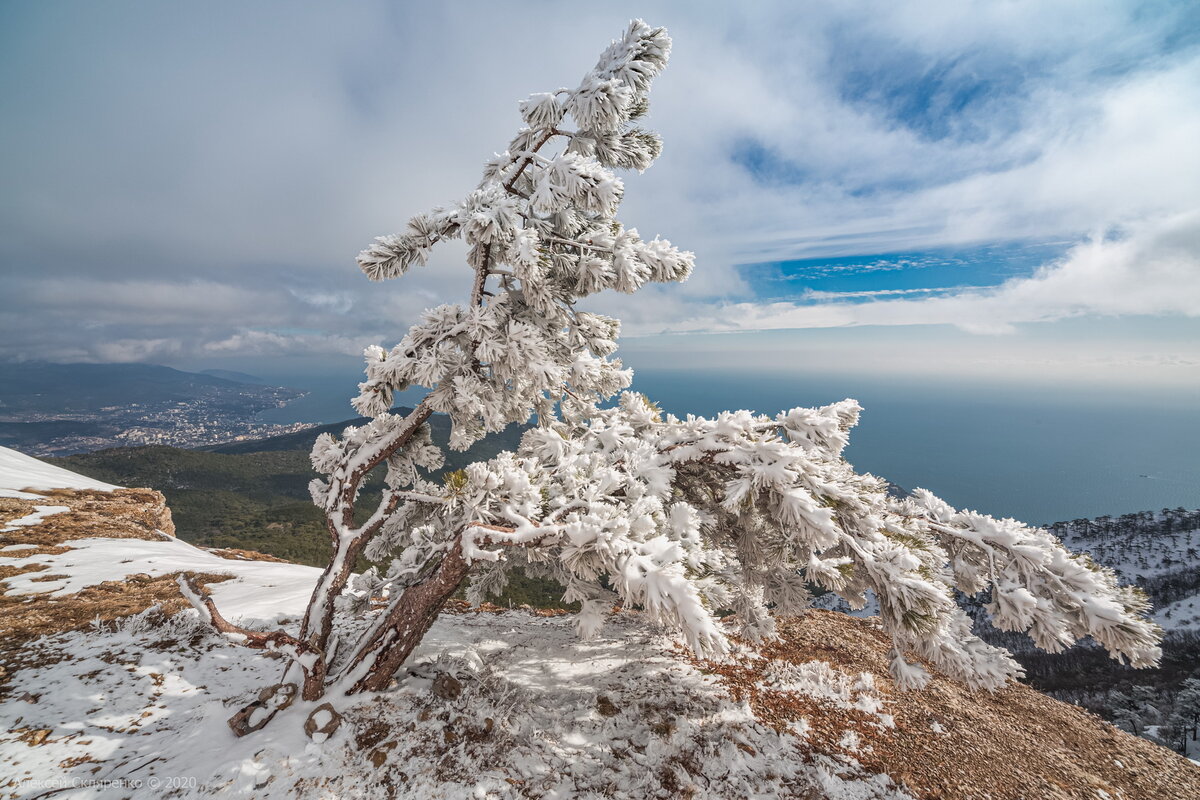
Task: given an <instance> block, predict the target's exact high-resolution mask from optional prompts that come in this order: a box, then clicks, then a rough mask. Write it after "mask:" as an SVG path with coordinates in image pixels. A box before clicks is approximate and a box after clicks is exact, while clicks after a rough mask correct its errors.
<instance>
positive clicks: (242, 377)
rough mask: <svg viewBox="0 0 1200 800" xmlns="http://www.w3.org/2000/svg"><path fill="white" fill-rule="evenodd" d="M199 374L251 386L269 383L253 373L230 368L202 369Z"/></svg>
mask: <svg viewBox="0 0 1200 800" xmlns="http://www.w3.org/2000/svg"><path fill="white" fill-rule="evenodd" d="M197 374H199V375H211V376H212V377H214V378H221V379H223V380H227V381H233V382H234V383H248V384H250V385H251V386H268V385H269V384H268V383H267V382H266V381H264V380H263V379H262V378H259V377H257V376H255V375H247V374H246V373H244V372H235V371H234V370H231V369H202V370H200V372H199V373H197Z"/></svg>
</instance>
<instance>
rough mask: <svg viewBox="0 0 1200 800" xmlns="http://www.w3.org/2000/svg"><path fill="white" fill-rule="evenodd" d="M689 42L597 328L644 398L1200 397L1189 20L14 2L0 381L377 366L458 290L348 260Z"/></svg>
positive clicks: (652, 6)
mask: <svg viewBox="0 0 1200 800" xmlns="http://www.w3.org/2000/svg"><path fill="white" fill-rule="evenodd" d="M632 17H643V18H645V19H647V20H648V21H649V22H651V23H653V24H656V25H665V26H667V27H668V28H669V30H670V32H671V35H672V37H673V39H674V43H675V44H674V50H673V53H672V57H671V63H670V66H669V67H668V68H667V70H666V71H665V73H664V74H663V75H662V76H661V77H660V78H659V79H658V80H657V81H656V83H655V87H654V90H653V92H652V95H651V113H650V116H649V119H648V124H649V125H650V126H651V127H653V128H655V129H656V130H658V131H659V132H660V133H661V134H662V136H663V139H664V143H665V149H664V153H663V156H662V157H661V158H660V159H659V161H658V162H657V163H656V164H655V165H654V166H653V167H651V168H650V169H649V170H648V171H647V172H645V173H644V174H641V175H638V174H630V175H626V176H624V178H625V184H626V199H625V202H624V204H623V206H622V213H621V217H622V219H623V220H624V221H625V223H626V225H627V226H630V227H636V228H638V229H639V231H640V232H641V233H642V234H643V235H646V236H648V237H649V236H653V235H655V234H658V235H662V236H664V237H666V238H668V239H670V240H671V241H672V242H674V243H675V244H677V245H679V246H681V247H684V248H686V249H689V250H692V251H694V252H695V253H696V271H695V273H694V275H693V277H692V278H691V279H690V280H689V281H688V282H687V283H686V284H683V285H674V284H673V285H669V286H653V287H649V288H648V289H646V290H644V291H642V292H639V293H638V294H637V295H634V296H625V295H612V296H608V295H602V296H598V297H596V298H594V299H591V300H590V301H589V302H590V306H591V307H592V308H594V309H595V310H599V311H602V312H604V313H608V314H612V315H614V316H617V317H620V318H621V319H622V320H623V321H624V328H623V330H624V336H625V338H624V341H623V349H624V351H625V352H627V353H628V355H629V358H630V360H631V362H634V363H636V364H638V365H644V366H648V367H655V366H672V367H679V366H688V365H693V366H695V367H696V368H701V367H709V368H720V367H722V366H737V367H739V368H761V369H785V370H788V369H794V370H818V371H819V370H825V371H829V372H841V373H848V374H849V373H857V374H883V375H887V374H902V375H905V376H909V377H912V376H916V377H931V378H940V379H944V378H947V377H953V376H962V375H973V376H978V377H981V378H983V377H986V378H988V379H991V380H1000V381H1005V380H1009V381H1018V382H1019V381H1028V380H1044V381H1059V382H1062V381H1067V382H1074V383H1079V384H1089V383H1091V384H1103V385H1109V386H1112V385H1119V384H1134V383H1136V384H1138V385H1161V386H1164V387H1171V388H1172V389H1179V390H1184V391H1192V390H1200V145H1198V144H1197V143H1198V142H1200V4H1196V3H1194V2H1189V1H1188V0H1182V1H1181V2H1149V3H1133V2H1129V3H1126V2H1103V1H1101V0H1080V1H1079V2H1073V1H1071V0H1036V1H1034V2H1024V1H1023V0H999V1H989V2H970V1H969V0H946V1H945V2H928V3H927V2H907V3H894V2H855V1H854V0H850V1H849V2H839V3H816V2H811V3H809V2H805V3H797V2H775V3H772V2H755V3H728V2H676V3H659V2H638V3H626V2H608V3H603V4H564V3H554V4H552V3H549V2H544V0H543V1H539V2H532V1H531V2H495V1H494V2H465V1H463V2H446V3H420V4H417V3H400V2H370V1H364V2H355V3H338V4H333V3H316V2H313V3H305V2H287V3H283V2H256V3H252V4H247V3H235V2H206V3H187V4H184V3H159V2H129V1H128V0H110V1H109V2H105V3H92V2H82V0H77V1H76V2H68V1H64V2H56V3H31V2H14V1H13V0H0V119H3V120H4V123H3V125H0V285H2V286H3V290H2V299H0V359H47V360H53V361H65V362H70V361H99V362H105V361H145V362H150V363H162V364H169V365H173V366H180V367H184V368H202V367H229V368H239V369H244V370H246V371H255V369H256V367H257V368H260V370H261V371H267V372H279V371H281V369H282V367H283V366H284V365H286V367H287V369H288V370H289V371H291V372H303V371H304V370H306V369H314V370H316V369H322V368H326V367H328V365H331V364H341V363H357V359H358V355H359V353H361V351H362V348H363V347H364V346H365V345H367V344H372V343H380V344H384V345H385V346H390V345H391V344H392V343H394V342H396V341H398V340H399V338H400V337H401V336H402V335H403V332H404V331H405V330H406V329H407V327H408V325H409V324H411V323H412V322H413V321H415V318H416V315H417V314H418V313H419V312H420V311H421V309H423V308H425V307H428V306H432V305H437V304H440V303H443V302H457V301H460V300H462V299H463V298H464V297H465V296H466V294H467V293H468V292H469V273H468V270H467V268H466V267H465V266H464V265H463V262H462V255H463V253H462V251H461V250H460V249H458V250H456V249H455V246H454V245H450V246H447V247H446V249H444V250H442V251H440V252H437V253H436V255H435V257H434V259H433V260H432V262H431V263H430V265H429V266H428V267H425V268H422V269H419V270H414V271H412V272H410V273H409V274H408V275H407V276H405V277H404V278H403V279H402V280H400V281H392V282H387V283H382V284H373V283H369V282H368V281H367V280H366V279H365V278H364V277H363V276H362V275H361V273H360V272H359V271H358V269H357V267H356V266H355V264H354V256H355V255H356V254H357V253H358V251H359V250H360V249H362V248H363V247H364V246H366V245H367V244H368V243H369V242H370V241H371V240H372V239H373V238H374V237H375V236H379V235H383V234H388V233H392V232H395V231H397V230H400V229H401V228H402V227H403V225H404V222H405V221H406V220H407V218H408V217H409V216H411V215H413V214H416V213H419V212H421V211H424V210H427V209H428V208H429V207H432V206H434V205H439V204H446V203H449V202H454V201H456V200H457V199H458V198H459V197H461V196H462V195H464V194H465V193H466V192H467V191H469V190H470V189H471V188H473V187H474V186H475V184H476V183H477V181H478V176H479V171H480V169H481V167H482V165H483V162H484V161H485V160H486V159H487V158H489V157H490V156H491V155H492V153H494V152H495V151H498V150H502V149H503V148H504V147H505V145H506V144H507V142H508V140H509V139H510V138H511V136H512V134H513V133H514V132H515V130H516V128H517V127H518V126H519V125H520V119H519V116H518V113H517V104H518V102H519V101H520V100H522V99H524V98H525V97H526V96H528V95H529V94H530V93H533V92H538V91H553V90H554V89H556V88H558V87H560V86H571V85H573V84H574V82H576V81H578V80H579V78H580V77H581V76H582V75H583V74H584V72H585V71H586V70H587V69H588V68H589V67H590V66H591V65H592V64H593V63H594V60H595V57H596V55H598V54H599V52H600V50H601V49H603V47H604V46H605V45H606V44H607V43H608V41H609V40H610V39H611V38H613V37H615V36H616V35H618V34H619V33H620V32H621V30H622V29H623V27H624V26H625V24H626V23H627V21H628V20H629V19H630V18H632Z"/></svg>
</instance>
